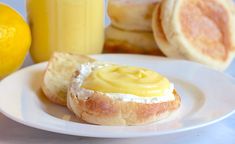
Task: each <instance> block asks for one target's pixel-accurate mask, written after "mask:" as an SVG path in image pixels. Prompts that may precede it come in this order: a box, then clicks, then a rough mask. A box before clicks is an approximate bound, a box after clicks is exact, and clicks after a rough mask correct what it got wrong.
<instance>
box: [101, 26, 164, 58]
mask: <svg viewBox="0 0 235 144" xmlns="http://www.w3.org/2000/svg"><path fill="white" fill-rule="evenodd" d="M104 52H105V53H134V54H149V55H158V56H163V53H162V52H161V50H160V49H159V48H158V46H157V44H156V42H155V40H154V37H153V33H151V32H133V31H125V30H121V29H118V28H115V27H113V26H108V27H107V28H106V29H105V44H104Z"/></svg>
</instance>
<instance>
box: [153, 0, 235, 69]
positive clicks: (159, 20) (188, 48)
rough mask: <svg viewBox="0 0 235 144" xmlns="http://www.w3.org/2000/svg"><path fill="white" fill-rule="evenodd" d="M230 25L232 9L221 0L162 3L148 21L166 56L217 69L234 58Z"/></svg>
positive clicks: (232, 29)
mask: <svg viewBox="0 0 235 144" xmlns="http://www.w3.org/2000/svg"><path fill="white" fill-rule="evenodd" d="M157 9H158V10H157ZM234 26H235V25H234V16H233V14H232V8H231V6H230V4H229V2H228V1H223V0H207V1H205V0H180V1H179V0H165V1H162V2H161V4H160V8H156V10H155V12H154V14H153V21H152V27H153V30H154V37H155V40H156V42H157V43H158V45H159V48H160V49H161V50H162V51H163V53H164V54H165V55H166V56H169V57H174V58H184V59H188V60H192V61H196V62H200V63H203V64H206V65H208V66H210V67H212V68H215V69H218V70H224V69H226V68H227V67H228V66H229V64H230V63H231V61H232V59H233V58H234V55H235V54H234V53H235V34H234V30H235V29H234V28H235V27H234Z"/></svg>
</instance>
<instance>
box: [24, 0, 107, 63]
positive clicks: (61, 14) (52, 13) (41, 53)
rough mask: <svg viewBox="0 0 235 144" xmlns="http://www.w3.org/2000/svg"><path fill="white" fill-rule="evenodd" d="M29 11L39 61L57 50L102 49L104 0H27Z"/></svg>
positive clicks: (34, 55)
mask: <svg viewBox="0 0 235 144" xmlns="http://www.w3.org/2000/svg"><path fill="white" fill-rule="evenodd" d="M27 13H28V20H29V24H30V27H31V31H32V45H31V49H30V53H31V56H32V58H33V60H34V61H35V62H41V61H46V60H48V59H49V58H50V57H51V55H52V54H53V52H55V51H62V52H70V53H76V54H95V53H101V52H102V48H103V43H104V1H103V0H95V1H94V0H27Z"/></svg>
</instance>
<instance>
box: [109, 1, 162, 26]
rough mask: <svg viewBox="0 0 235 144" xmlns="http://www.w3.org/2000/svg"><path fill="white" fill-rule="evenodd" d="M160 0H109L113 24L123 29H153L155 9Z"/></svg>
mask: <svg viewBox="0 0 235 144" xmlns="http://www.w3.org/2000/svg"><path fill="white" fill-rule="evenodd" d="M159 1H160V0H109V1H108V15H109V17H110V19H111V23H112V25H114V26H115V27H117V28H120V29H123V30H130V31H152V28H151V20H152V12H153V9H154V7H155V5H156V3H158V2H159Z"/></svg>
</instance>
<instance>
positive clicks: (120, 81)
mask: <svg viewBox="0 0 235 144" xmlns="http://www.w3.org/2000/svg"><path fill="white" fill-rule="evenodd" d="M81 87H82V88H85V89H89V90H94V91H99V92H103V93H122V94H133V95H136V96H139V97H156V96H163V95H164V91H165V90H167V89H169V87H170V82H169V81H168V79H166V78H165V77H163V76H161V75H160V74H158V73H156V72H154V71H151V70H148V69H144V68H138V67H129V66H117V65H112V66H106V67H102V68H98V69H95V70H94V71H92V72H91V73H90V75H89V76H88V77H87V78H86V79H85V81H84V82H83V84H82V86H81Z"/></svg>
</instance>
